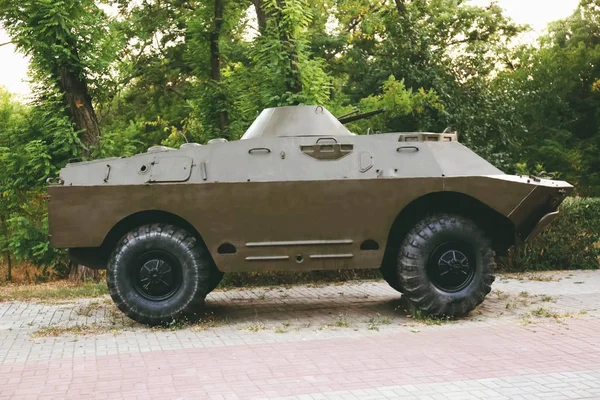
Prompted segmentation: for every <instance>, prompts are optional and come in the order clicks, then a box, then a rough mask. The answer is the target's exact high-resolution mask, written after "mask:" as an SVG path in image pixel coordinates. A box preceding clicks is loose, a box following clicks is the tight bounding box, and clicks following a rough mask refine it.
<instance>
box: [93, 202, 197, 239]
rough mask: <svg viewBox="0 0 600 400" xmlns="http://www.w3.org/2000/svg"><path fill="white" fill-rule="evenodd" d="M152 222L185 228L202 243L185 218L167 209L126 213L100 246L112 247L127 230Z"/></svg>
mask: <svg viewBox="0 0 600 400" xmlns="http://www.w3.org/2000/svg"><path fill="white" fill-rule="evenodd" d="M153 223H165V224H173V225H175V226H178V227H180V228H183V229H185V230H186V231H188V232H189V233H191V234H193V235H194V236H196V238H197V239H199V240H201V241H202V243H204V241H203V239H202V236H201V235H200V232H198V230H197V229H196V228H195V227H194V226H193V225H192V224H190V223H189V222H188V221H187V220H186V219H185V218H183V217H181V216H179V215H177V214H175V213H172V212H169V211H163V210H145V211H139V212H136V213H134V214H131V215H128V216H127V217H125V218H123V219H121V220H120V221H119V222H117V223H116V224H115V225H114V226H113V227H112V228H111V229H110V231H108V233H107V234H106V235H105V236H104V240H103V241H102V246H101V247H104V248H107V247H108V248H110V247H113V246H114V245H115V244H116V243H117V241H118V240H119V239H121V238H122V237H123V236H124V235H125V234H126V233H127V232H129V231H131V230H132V229H134V228H136V227H138V226H141V225H146V224H153Z"/></svg>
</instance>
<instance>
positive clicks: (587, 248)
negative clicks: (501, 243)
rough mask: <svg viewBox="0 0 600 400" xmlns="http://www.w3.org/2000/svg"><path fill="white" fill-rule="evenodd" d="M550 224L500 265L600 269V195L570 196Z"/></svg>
mask: <svg viewBox="0 0 600 400" xmlns="http://www.w3.org/2000/svg"><path fill="white" fill-rule="evenodd" d="M560 211H561V214H560V215H559V217H558V218H557V219H556V220H555V221H554V222H553V223H552V225H551V226H550V228H549V229H548V230H546V231H545V232H543V233H542V234H541V235H539V236H538V237H537V238H535V239H534V240H533V241H532V242H531V243H528V244H526V245H525V246H523V247H521V248H519V249H514V250H512V251H511V252H510V254H509V257H508V259H506V260H504V262H502V263H501V266H502V267H503V268H504V269H506V270H509V271H548V270H573V269H598V268H599V267H600V263H599V260H600V198H569V199H566V200H565V202H564V203H563V204H562V205H561V207H560Z"/></svg>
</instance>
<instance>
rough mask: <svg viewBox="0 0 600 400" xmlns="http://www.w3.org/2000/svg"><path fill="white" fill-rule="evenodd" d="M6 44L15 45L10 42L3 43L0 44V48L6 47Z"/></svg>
mask: <svg viewBox="0 0 600 400" xmlns="http://www.w3.org/2000/svg"><path fill="white" fill-rule="evenodd" d="M7 44H15V42H13V41H12V40H11V41H9V42H4V43H0V47H2V46H6V45H7Z"/></svg>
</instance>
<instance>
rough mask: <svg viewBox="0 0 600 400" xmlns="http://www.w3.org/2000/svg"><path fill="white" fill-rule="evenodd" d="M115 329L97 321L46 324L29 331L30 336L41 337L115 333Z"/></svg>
mask: <svg viewBox="0 0 600 400" xmlns="http://www.w3.org/2000/svg"><path fill="white" fill-rule="evenodd" d="M116 332H117V330H116V329H113V328H112V327H110V326H106V325H100V324H97V323H93V324H86V325H72V326H46V327H44V328H40V329H38V330H37V331H35V332H32V333H31V337H32V338H34V339H36V338H43V337H58V336H62V335H75V336H86V335H101V334H105V333H116Z"/></svg>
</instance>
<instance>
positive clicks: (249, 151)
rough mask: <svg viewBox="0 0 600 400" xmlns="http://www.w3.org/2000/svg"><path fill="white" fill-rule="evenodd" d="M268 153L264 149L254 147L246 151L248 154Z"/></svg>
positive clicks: (267, 150)
mask: <svg viewBox="0 0 600 400" xmlns="http://www.w3.org/2000/svg"><path fill="white" fill-rule="evenodd" d="M270 152H271V150H270V149H267V148H266V147H255V148H253V149H250V150H248V154H269V153H270Z"/></svg>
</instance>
